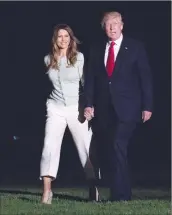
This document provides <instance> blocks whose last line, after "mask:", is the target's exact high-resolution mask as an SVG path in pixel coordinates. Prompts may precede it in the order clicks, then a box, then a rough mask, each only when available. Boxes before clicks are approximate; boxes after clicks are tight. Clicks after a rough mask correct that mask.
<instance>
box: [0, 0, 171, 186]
mask: <svg viewBox="0 0 172 215" xmlns="http://www.w3.org/2000/svg"><path fill="white" fill-rule="evenodd" d="M170 4H171V3H170V2H167V1H166V2H158V1H157V2H156V1H153V2H148V1H145V2H123V1H122V2H120V3H119V2H115V1H114V2H112V1H111V2H98V1H97V2H66V1H65V2H0V64H1V67H0V74H1V92H2V95H1V120H0V125H1V142H0V143H1V145H0V147H1V149H0V151H1V159H2V161H1V168H2V170H3V177H1V179H0V181H1V182H3V183H5V182H6V177H7V175H8V176H11V177H12V178H14V179H16V178H17V177H19V176H20V179H21V180H25V179H26V178H27V176H28V175H29V176H30V179H28V178H27V179H28V182H29V180H30V181H32V180H33V181H34V180H37V178H38V177H39V159H40V152H41V147H42V143H43V142H42V140H43V135H44V133H43V132H44V123H45V100H46V96H47V91H48V90H47V89H48V85H47V80H46V77H45V67H44V62H43V59H44V56H45V55H46V54H47V53H48V52H49V50H50V44H51V38H52V33H53V27H54V26H55V25H56V24H59V23H66V24H68V25H70V26H71V28H72V29H73V30H74V32H75V35H76V36H77V38H78V39H79V40H80V41H81V42H82V44H81V45H80V47H79V48H80V50H81V51H82V52H83V53H84V55H85V58H86V59H87V53H88V46H89V44H90V43H92V42H94V41H96V40H99V39H101V37H102V35H103V32H102V29H101V27H100V20H101V17H102V14H103V12H104V11H109V10H117V11H119V12H121V13H122V15H123V17H124V34H125V35H126V36H130V37H133V38H136V39H139V40H142V41H143V42H144V43H145V46H146V50H147V53H148V57H149V62H150V65H151V68H152V73H153V80H154V112H153V116H152V119H151V120H150V121H149V122H148V123H146V124H144V125H141V126H140V127H138V129H137V131H136V134H135V137H134V138H133V141H132V143H131V145H130V148H129V157H130V163H131V166H132V170H133V174H135V173H136V174H144V173H145V174H148V173H147V172H151V171H154V172H155V173H156V174H157V175H158V177H157V181H158V180H160V179H161V178H162V181H164V184H166V181H168V179H167V178H168V177H167V176H166V175H169V174H170V173H169V172H170V151H171V150H170V142H171V140H170V133H171V126H170V121H171V114H170V112H171V107H170V105H171V98H170V95H171V90H170V89H171V83H170V80H171V76H170V75H171V53H170V52H171V18H170V17H171V5H170ZM13 135H18V136H19V137H20V138H21V139H20V140H19V141H13V139H12V137H13ZM71 143H72V140H71V136H70V135H69V134H68V133H67V134H66V135H65V141H64V146H63V147H62V160H61V167H60V169H61V173H62V176H64V178H72V177H73V178H76V177H77V174H80V172H82V171H80V169H79V168H81V166H80V163H79V160H78V157H77V154H76V151H75V148H74V146H73V145H72V144H71ZM70 159H73V163H71V162H70ZM8 168H10V171H7V169H8ZM70 168H72V169H73V171H72V174H73V175H72V176H71V174H69V173H68V174H66V171H67V170H69V169H70ZM66 169H67V170H66ZM8 170H9V169H8ZM21 171H22V172H23V174H22V176H21ZM78 172H79V173H78ZM14 173H15V174H14ZM81 174H82V173H81ZM154 175H155V174H154ZM11 180H13V179H11ZM148 180H149V177H148ZM150 180H151V179H150ZM158 182H159V181H158ZM158 182H157V183H158ZM11 183H12V182H11Z"/></svg>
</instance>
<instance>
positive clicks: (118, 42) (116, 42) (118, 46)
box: [104, 34, 123, 66]
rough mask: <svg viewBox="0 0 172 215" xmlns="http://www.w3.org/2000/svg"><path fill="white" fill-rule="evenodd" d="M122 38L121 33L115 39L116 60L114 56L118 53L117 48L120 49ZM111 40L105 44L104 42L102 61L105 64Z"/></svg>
mask: <svg viewBox="0 0 172 215" xmlns="http://www.w3.org/2000/svg"><path fill="white" fill-rule="evenodd" d="M122 40H123V35H122V34H121V36H120V37H119V38H118V39H117V40H115V41H114V42H115V45H114V47H113V48H114V54H115V59H114V60H116V57H117V55H118V52H119V49H120V46H121V43H122ZM111 42H112V41H109V42H108V43H107V44H106V49H105V56H104V63H105V66H106V62H107V58H108V54H109V47H110V44H111Z"/></svg>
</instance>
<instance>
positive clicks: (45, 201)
mask: <svg viewBox="0 0 172 215" xmlns="http://www.w3.org/2000/svg"><path fill="white" fill-rule="evenodd" d="M52 198H53V193H52V191H48V192H46V194H45V195H43V198H42V203H43V204H48V205H50V204H51V202H52Z"/></svg>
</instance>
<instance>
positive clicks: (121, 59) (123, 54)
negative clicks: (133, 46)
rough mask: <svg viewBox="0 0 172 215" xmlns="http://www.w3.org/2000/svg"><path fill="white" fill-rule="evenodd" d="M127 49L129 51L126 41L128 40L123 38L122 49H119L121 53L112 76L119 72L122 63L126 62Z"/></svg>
mask: <svg viewBox="0 0 172 215" xmlns="http://www.w3.org/2000/svg"><path fill="white" fill-rule="evenodd" d="M127 49H128V47H127V41H126V38H125V37H123V40H122V43H121V47H120V49H119V52H118V55H117V58H116V61H115V68H114V71H113V73H112V76H113V75H115V74H116V73H118V72H119V70H120V67H121V65H122V62H125V57H126V56H127Z"/></svg>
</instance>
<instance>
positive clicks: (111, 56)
mask: <svg viewBox="0 0 172 215" xmlns="http://www.w3.org/2000/svg"><path fill="white" fill-rule="evenodd" d="M114 45H115V42H113V41H112V42H111V44H110V47H109V54H108V59H107V63H106V70H107V73H108V76H109V77H110V76H111V75H112V72H113V69H114V66H115V56H114V49H113V46H114Z"/></svg>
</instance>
